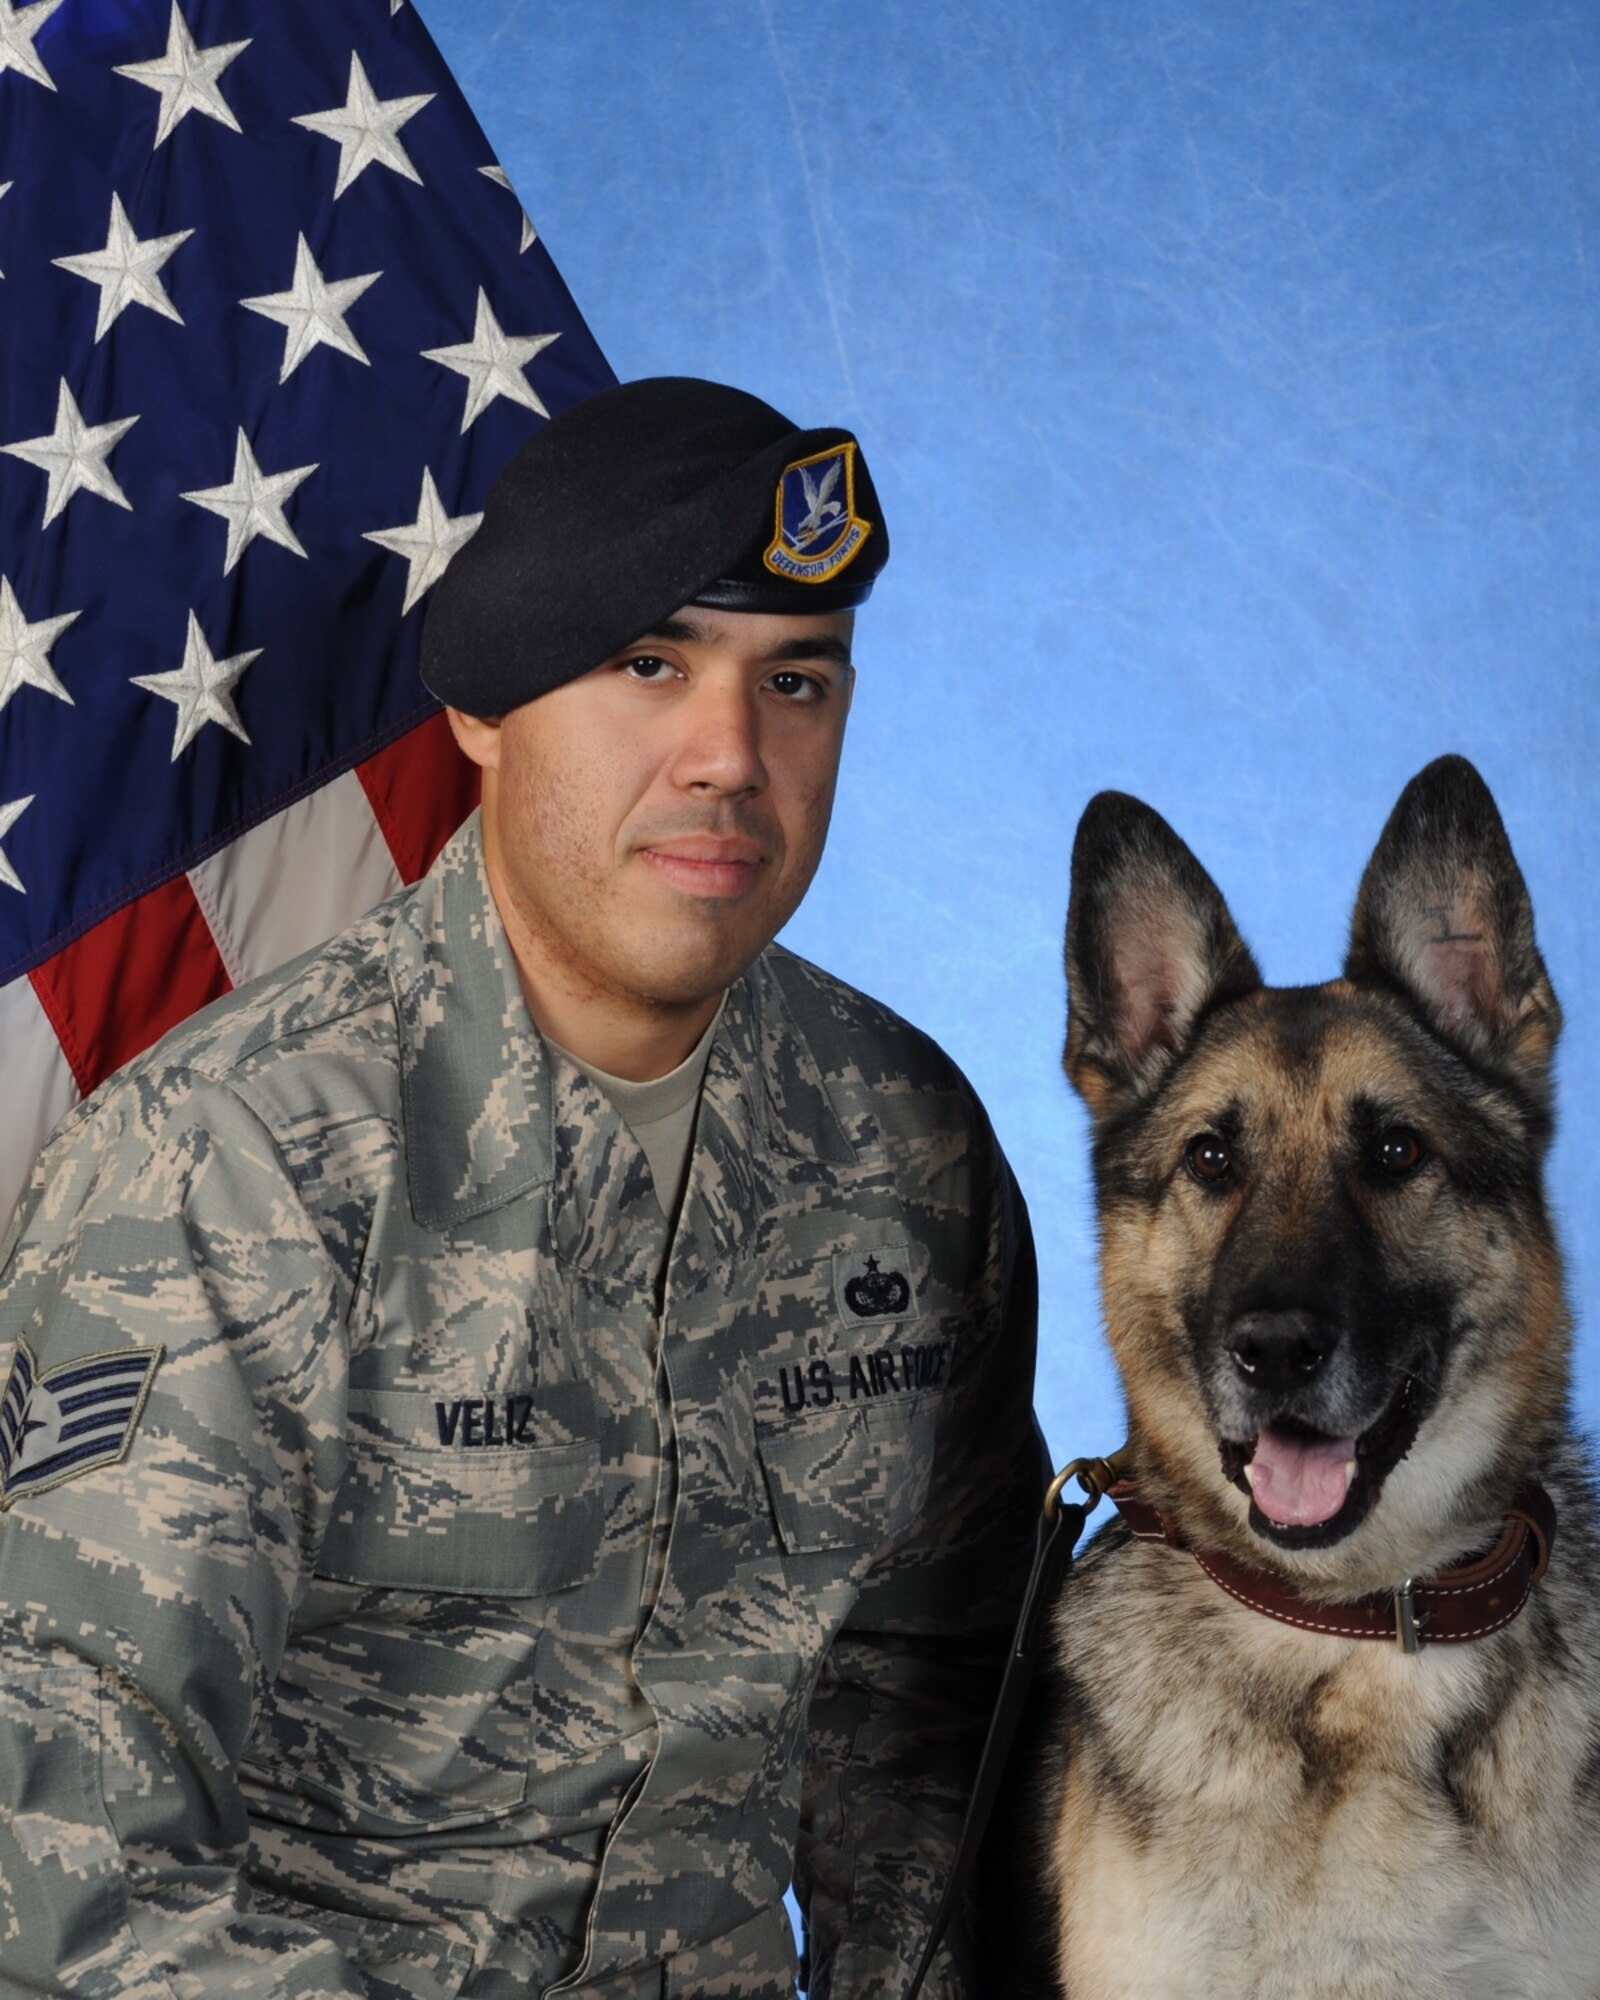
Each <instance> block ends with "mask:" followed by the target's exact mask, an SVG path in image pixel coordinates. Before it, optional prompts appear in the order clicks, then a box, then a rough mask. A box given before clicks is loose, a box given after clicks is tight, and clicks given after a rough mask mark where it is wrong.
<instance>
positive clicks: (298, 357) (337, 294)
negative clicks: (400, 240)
mask: <svg viewBox="0 0 1600 2000" xmlns="http://www.w3.org/2000/svg"><path fill="white" fill-rule="evenodd" d="M382 276H383V273H382V272H381V271H368V272H367V273H365V275H364V276H362V277H359V278H335V279H334V280H333V281H332V283H331V284H330V283H329V281H328V280H327V279H326V278H324V277H323V275H322V272H321V271H320V270H319V269H318V267H317V260H316V259H315V258H314V257H313V256H312V254H311V246H310V245H309V244H308V243H307V242H306V239H305V238H304V236H299V237H297V238H296V239H295V252H294V283H293V285H291V286H290V288H289V290H288V291H286V292H272V293H270V294H267V295H264V296H263V297H261V298H255V299H241V300H240V301H239V303H240V305H242V306H248V307H249V309H250V310H251V312H254V313H260V314H261V315H262V316H263V318H265V319H275V320H276V321H277V322H278V324H279V325H280V326H282V327H286V328H287V329H288V333H287V337H286V338H285V340H284V343H283V367H282V368H281V369H280V370H279V373H278V380H279V381H280V382H287V381H288V379H289V377H290V376H291V375H292V374H293V373H294V371H295V370H296V369H297V368H298V367H299V366H300V364H301V362H302V361H304V360H305V358H306V356H307V355H308V354H309V353H310V352H311V351H312V349H313V348H315V347H320V346H323V345H324V344H325V345H327V346H329V347H334V348H337V349H338V351H339V352H340V353H341V354H348V355H349V356H350V357H351V359H352V360H354V361H359V362H361V363H362V365H363V366H370V365H371V364H370V363H369V362H368V361H367V356H366V352H365V350H364V349H363V347H362V345H361V343H360V341H359V340H357V339H356V337H355V335H354V334H353V333H352V332H351V331H350V329H349V327H347V326H346V325H345V323H344V316H345V314H346V313H347V312H348V311H349V310H350V308H351V307H352V306H353V305H354V304H355V302H356V300H357V299H359V298H360V296H361V294H362V293H363V292H364V291H365V290H366V289H367V287H368V285H375V284H376V283H377V282H378V280H379V279H380V278H381V277H382Z"/></svg>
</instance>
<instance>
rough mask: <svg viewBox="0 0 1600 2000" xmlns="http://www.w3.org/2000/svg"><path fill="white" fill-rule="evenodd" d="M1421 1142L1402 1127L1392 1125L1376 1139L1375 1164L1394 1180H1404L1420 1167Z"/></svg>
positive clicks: (1422, 1157) (1421, 1159)
mask: <svg viewBox="0 0 1600 2000" xmlns="http://www.w3.org/2000/svg"><path fill="white" fill-rule="evenodd" d="M1424 1157H1425V1156H1424V1154H1423V1150H1422V1141H1421V1140H1420V1139H1419V1138H1418V1137H1417V1135H1416V1133H1415V1132H1408V1131H1407V1130H1406V1128H1405V1127H1404V1126H1403V1125H1393V1126H1391V1127H1390V1128H1389V1130H1388V1131H1387V1132H1384V1133H1381V1134H1380V1135H1379V1138H1378V1146H1377V1162H1378V1165H1379V1166H1380V1167H1381V1168H1382V1169H1383V1171H1384V1172H1385V1173H1386V1174H1388V1175H1390V1176H1391V1177H1392V1178H1393V1179H1395V1180H1404V1178H1405V1177H1406V1175H1407V1174H1414V1173H1415V1172H1416V1171H1417V1169H1418V1167H1420V1166H1421V1165H1422V1162H1423V1159H1424Z"/></svg>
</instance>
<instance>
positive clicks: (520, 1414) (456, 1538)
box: [317, 1382, 602, 1597]
mask: <svg viewBox="0 0 1600 2000" xmlns="http://www.w3.org/2000/svg"><path fill="white" fill-rule="evenodd" d="M347 1445H348V1451H349V1467H348V1470H347V1471H346V1473H345V1477H344V1480H343V1482H342V1484H341V1485H340V1487H339V1491H338V1494H337V1496H336V1498H335V1500H334V1504H333V1513H332V1516H331V1518H330V1520H329V1523H328V1529H327V1533H326V1535H325V1536H324V1537H323V1542H322V1549H321V1553H320V1555H319V1557H318V1559H317V1571H318V1574H319V1575H322V1576H326V1577H333V1578H336V1579H338V1580H339V1581H340V1582H344V1583H355V1584H365V1585H368V1586H370V1587H374V1588H380V1589H391V1590H414V1591H445V1592H461V1593H466V1594H470V1595H474V1596H490V1597H536V1596H543V1595H545V1594H547V1593H548V1592H550V1591H556V1590H568V1589H571V1588H572V1586H573V1585H575V1584H578V1583H581V1582H583V1580H584V1579H585V1578H586V1577H588V1576H589V1575H591V1574H592V1573H593V1570H594V1567H595V1563H596V1561H597V1559H598V1556H599V1552H600V1531H601V1525H602V1501H601V1490H600V1446H599V1442H598V1439H597V1436H596V1422H595V1408H594V1397H593V1394H592V1392H591V1391H590V1389H589V1387H588V1385H587V1384H586V1383H583V1382H564V1383H559V1384H555V1385H551V1386H549V1387H547V1388H545V1389H543V1390H541V1391H540V1392H539V1394H538V1396H537V1397H532V1396H501V1397H494V1398H490V1397H477V1398H474V1397H467V1398H451V1397H448V1396H446V1397H440V1396H436V1395H434V1394H432V1393H430V1392H428V1391H425V1390H412V1389H369V1390H364V1391H352V1392H351V1396H350V1425H349V1434H348V1439H347Z"/></svg>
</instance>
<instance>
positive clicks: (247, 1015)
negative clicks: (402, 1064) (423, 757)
mask: <svg viewBox="0 0 1600 2000" xmlns="http://www.w3.org/2000/svg"><path fill="white" fill-rule="evenodd" d="M405 893H406V892H404V891H402V892H400V893H399V894H397V895H396V896H393V897H390V898H389V899H388V901H387V902H384V903H380V904H378V905H377V907H376V908H375V909H373V910H370V911H368V912H367V914H366V915H365V916H363V917H360V918H358V919H357V920H356V921H355V922H354V923H353V924H351V925H349V926H348V927H347V928H346V929H345V930H343V931H340V932H339V933H338V934H337V935H335V936H334V937H331V938H329V939H327V940H325V941H324V942H323V943H322V944H319V945H316V946H313V947H312V948H311V949H310V950H308V951H305V952H302V953H301V954H300V955H299V956H298V957H297V958H293V959H290V960H288V961H287V962H286V963H284V964H283V965H281V966H278V967H277V968H275V969H274V970H273V971H271V972H268V973H264V974H262V975H261V976H260V977H258V978H256V979H253V980H251V981H249V983H248V984H246V985H243V986H239V987H236V988H235V989H234V990H233V991H232V992H231V993H226V994H224V995H223V996H222V997H221V998H220V999H218V1000H214V1001H212V1003H211V1004H210V1006H208V1007H204V1008H202V1009H201V1010H200V1011H199V1012H198V1013H196V1014H192V1015H190V1016H189V1018H188V1019H187V1020H185V1021H183V1022H180V1023H179V1025H178V1026H177V1027H175V1028H173V1029H171V1030H170V1031H169V1032H168V1033H167V1034H166V1035H164V1036H163V1037H162V1038H161V1040H160V1041H158V1042H156V1043H155V1044H154V1045H153V1046H152V1047H151V1048H149V1049H147V1050H146V1051H145V1052H144V1054H143V1055H140V1056H136V1057H135V1058H134V1059H133V1061H132V1062H130V1063H128V1064H126V1065H125V1066H124V1067H123V1068H122V1069H120V1070H118V1071H117V1072H116V1073H115V1074H114V1075H112V1076H111V1077H109V1078H108V1079H107V1080H106V1081H105V1082H104V1083H102V1084H101V1085H100V1087H99V1089H97V1090H96V1091H95V1092H94V1093H93V1094H92V1095H91V1096H89V1097H87V1098H86V1099H85V1100H84V1101H83V1102H82V1103H81V1104H80V1105H78V1106H77V1107H76V1109H75V1110H74V1111H72V1112H71V1113H70V1114H69V1115H68V1116H67V1117H66V1118H65V1119H64V1120H63V1121H62V1123H61V1124H60V1125H59V1126H58V1127H57V1128H56V1131H55V1133H54V1134H53V1135H52V1139H51V1143H50V1147H49V1149H48V1151H49V1153H50V1154H51V1155H52V1156H59V1155H60V1154H61V1152H62V1149H63V1148H71V1147H73V1146H75V1145H78V1144H82V1143H91V1144H92V1143H94V1141H93V1140H92V1139H91V1134H93V1133H95V1132H96V1131H97V1130H101V1128H105V1131H111V1130H115V1129H119V1128H121V1127H123V1126H124V1125H128V1124H130V1123H131V1124H133V1125H135V1126H137V1127H138V1128H140V1129H141V1130H143V1131H144V1132H145V1133H146V1134H147V1135H148V1136H150V1137H151V1138H152V1141H153V1140H154V1139H155V1138H156V1137H157V1136H158V1135H159V1132H160V1131H161V1130H162V1129H165V1128H168V1127H170V1126H171V1125H172V1122H173V1121H174V1120H176V1121H177V1122H178V1124H180V1125H183V1124H187V1123H188V1122H189V1121H190V1120H191V1119H197V1120H198V1122H199V1123H201V1124H204V1123H205V1122H206V1118H207V1113H206V1112H205V1111H204V1110H203V1109H202V1108H201V1101H202V1100H209V1101H210V1102H211V1103H212V1105H213V1106H214V1107H215V1106H218V1105H221V1104H223V1103H225V1101H228V1100H231V1101H232V1102H233V1103H234V1104H235V1105H242V1106H243V1107H244V1108H245V1109H246V1110H247V1112H248V1114H249V1115H251V1116H252V1117H253V1118H254V1119H256V1120H258V1121H260V1122H262V1123H265V1124H266V1125H267V1126H268V1127H269V1128H272V1129H274V1130H277V1129H280V1128H282V1127H284V1126H287V1125H292V1124H294V1123H297V1122H299V1120H300V1118H301V1117H302V1116H303V1115H314V1114H315V1112H316V1110H317V1108H318V1107H321V1109H322V1110H323V1112H324V1113H325V1114H326V1115H327V1116H328V1117H329V1118H332V1119H335V1120H336V1119H338V1118H339V1117H340V1116H341V1114H343V1115H349V1114H351V1113H354V1112H357V1111H359V1110H360V1109H361V1108H362V1107H363V1106H365V1107H366V1108H369V1109H372V1110H384V1109H386V1108H387V1105H388V1103H389V1101H390V1100H391V1099H392V1097H393V1094H394V1085H393V1083H392V1082H391V1080H390V1079H392V1077H393V1074H394V1071H395V1042H396V1037H395V1028H394V1004H393V999H392V995H391V992H390V986H389V977H388V956H387V955H388V941H389V936H390V933H391V931H392V929H393V925H394V921H395V917H396V913H397V911H398V910H399V909H400V907H402V905H403V903H404V899H405ZM102 1136H104V1133H102Z"/></svg>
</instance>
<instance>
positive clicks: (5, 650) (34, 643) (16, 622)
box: [0, 576, 78, 711]
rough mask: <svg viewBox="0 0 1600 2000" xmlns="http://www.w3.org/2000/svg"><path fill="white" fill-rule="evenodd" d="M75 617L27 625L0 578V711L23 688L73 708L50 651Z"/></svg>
mask: <svg viewBox="0 0 1600 2000" xmlns="http://www.w3.org/2000/svg"><path fill="white" fill-rule="evenodd" d="M77 616H78V614H77V612H76V611H66V612H63V613H62V614H61V616H60V617H59V618H40V619H37V620H36V621H35V622H34V623H33V624H31V625H30V624H29V623H28V620H27V619H26V618H25V617H24V616H23V614H22V606H21V605H20V604H19V603H18V602H17V593H16V592H15V591H14V590H13V589H12V588H11V579H10V577H8V576H0V711H3V710H4V708H5V705H6V703H7V702H8V701H10V699H11V697H12V696H13V695H14V694H15V693H16V692H17V690H18V689H19V688H25V687H35V688H42V689H43V690H44V692H45V693H46V694H53V695H54V696H55V697H56V699H57V700H58V701H64V702H65V703H66V704H67V706H68V707H69V708H72V707H74V706H75V704H74V702H73V699H72V696H71V695H70V694H68V693H67V691H66V689H65V688H64V687H63V686H62V685H61V683H60V681H59V680H58V679H57V678H56V675H55V671H54V669H53V668H52V667H51V665H50V648H51V647H52V646H53V645H54V644H55V642H56V641H57V639H59V638H60V637H61V635H62V633H63V632H65V631H66V629H67V627H68V626H69V625H70V624H71V623H72V621H73V619H74V618H76V617H77Z"/></svg>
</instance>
